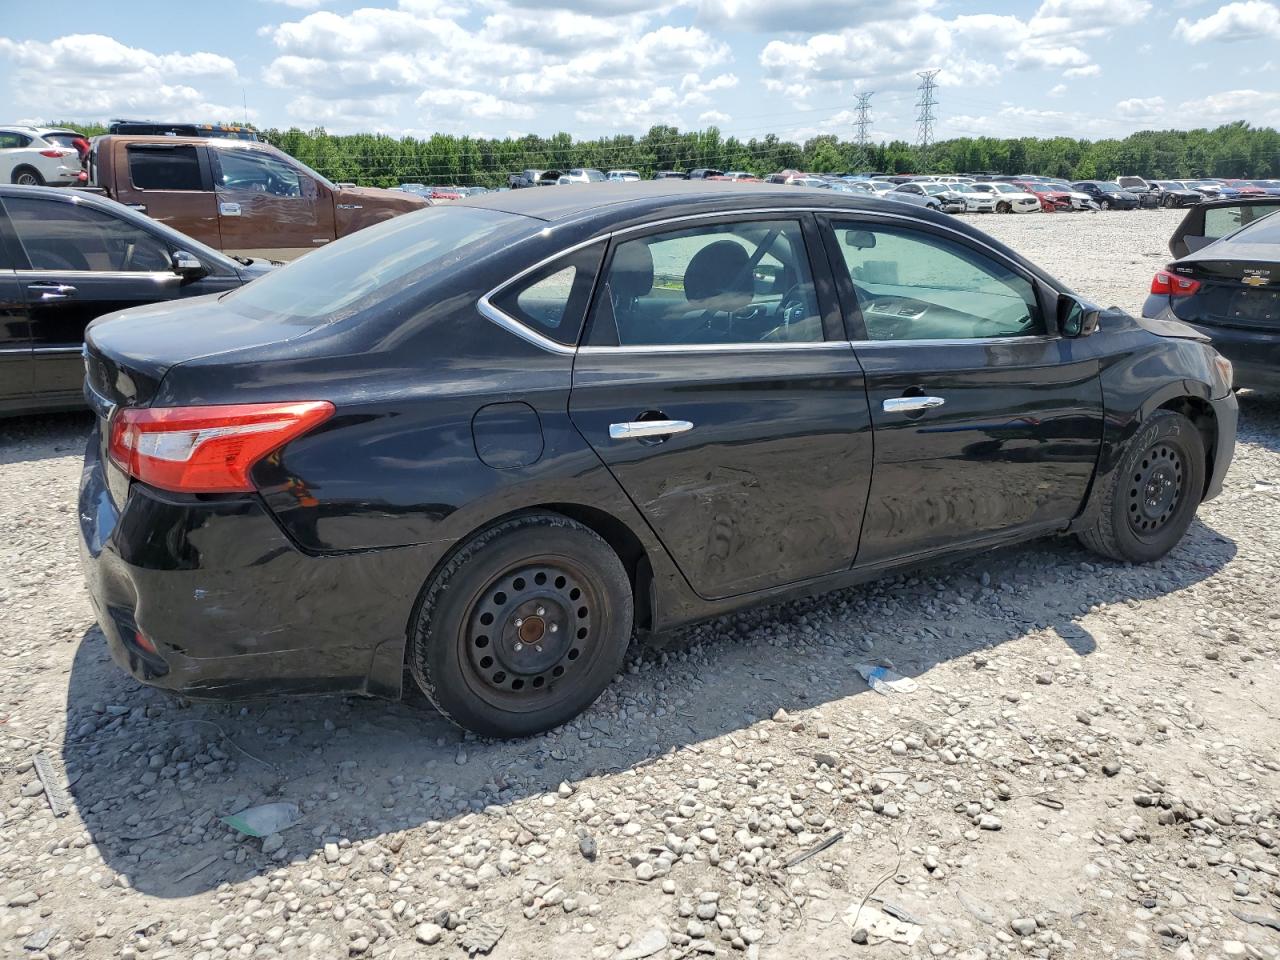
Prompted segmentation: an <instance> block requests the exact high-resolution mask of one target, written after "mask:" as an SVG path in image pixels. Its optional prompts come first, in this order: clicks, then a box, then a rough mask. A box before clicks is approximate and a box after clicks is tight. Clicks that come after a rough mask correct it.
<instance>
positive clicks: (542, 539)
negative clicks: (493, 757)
mask: <svg viewBox="0 0 1280 960" xmlns="http://www.w3.org/2000/svg"><path fill="white" fill-rule="evenodd" d="M631 618H632V598H631V585H630V582H629V580H628V578H627V574H626V570H625V569H624V568H623V566H622V563H621V561H620V560H619V559H618V557H617V554H615V553H614V551H613V549H612V548H611V547H610V546H609V545H608V544H607V543H605V541H604V540H602V539H601V538H600V537H599V536H597V535H596V534H595V533H594V532H592V531H591V530H589V529H588V528H586V527H584V526H582V525H581V524H579V523H576V522H574V521H572V520H569V519H568V518H566V517H561V516H557V515H554V514H531V515H527V516H520V517H516V518H513V519H511V520H508V521H505V522H503V523H500V524H498V525H497V526H495V527H492V528H490V529H488V530H485V531H483V532H482V533H481V534H479V535H478V536H477V537H475V538H474V539H472V540H471V541H469V542H468V543H467V544H466V545H464V546H463V547H462V548H461V549H460V550H458V551H457V552H456V553H455V554H454V555H453V557H452V558H450V560H449V561H448V562H447V563H446V564H445V566H444V567H443V568H442V569H441V570H440V572H439V573H437V574H436V576H435V577H434V578H432V580H431V582H430V583H429V584H428V585H427V587H426V589H425V590H424V593H423V596H422V598H421V600H420V602H419V611H418V614H417V617H416V623H415V625H414V628H413V632H412V636H411V647H412V649H411V650H410V656H409V662H410V667H411V669H412V671H413V674H414V678H415V679H416V680H417V682H418V685H419V686H420V687H421V688H422V690H423V692H424V693H425V694H426V695H427V697H428V699H430V700H431V701H432V703H434V704H435V705H436V707H437V708H438V709H439V710H440V712H441V713H443V714H444V715H445V716H447V717H448V718H449V719H451V720H453V721H454V722H455V723H457V724H458V725H459V726H462V727H466V728H467V729H469V730H473V731H475V732H476V733H480V734H484V735H486V736H493V737H518V736H528V735H530V734H534V733H539V732H541V731H543V730H548V729H550V728H551V727H555V726H558V725H559V724H561V723H564V722H565V721H567V720H570V719H572V718H573V717H574V716H576V715H577V714H578V713H580V712H581V711H582V710H584V709H585V708H586V707H587V706H588V705H590V704H591V703H592V702H593V701H594V700H595V699H596V698H597V697H598V696H599V695H600V693H601V691H602V690H604V688H605V687H606V686H607V685H608V683H609V681H610V680H611V679H612V678H613V676H614V674H615V673H616V672H617V671H618V669H619V667H620V666H621V664H622V658H623V655H624V654H625V652H626V648H627V643H628V641H629V639H630V634H631Z"/></svg>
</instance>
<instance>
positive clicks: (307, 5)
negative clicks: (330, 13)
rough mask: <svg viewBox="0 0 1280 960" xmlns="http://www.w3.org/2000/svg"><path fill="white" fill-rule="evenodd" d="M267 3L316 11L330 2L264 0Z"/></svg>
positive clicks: (316, 0) (318, 0)
mask: <svg viewBox="0 0 1280 960" xmlns="http://www.w3.org/2000/svg"><path fill="white" fill-rule="evenodd" d="M264 2H266V3H278V4H281V5H282V6H286V7H293V8H294V9H295V10H314V9H316V7H323V6H324V5H325V4H326V3H328V2H329V0H264Z"/></svg>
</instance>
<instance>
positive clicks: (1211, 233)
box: [1204, 203, 1276, 240]
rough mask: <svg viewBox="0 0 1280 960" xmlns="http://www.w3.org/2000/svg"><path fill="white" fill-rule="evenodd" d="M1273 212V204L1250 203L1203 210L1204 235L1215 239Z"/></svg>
mask: <svg viewBox="0 0 1280 960" xmlns="http://www.w3.org/2000/svg"><path fill="white" fill-rule="evenodd" d="M1275 212H1276V208H1275V207H1274V206H1261V205H1260V206H1254V205H1253V204H1251V203H1242V204H1240V205H1239V206H1235V207H1214V208H1212V209H1209V210H1206V211H1205V212H1204V235H1205V236H1206V237H1208V238H1209V239H1210V240H1217V239H1219V238H1221V237H1225V236H1226V235H1227V234H1229V233H1234V232H1235V231H1236V230H1239V229H1240V228H1241V227H1246V226H1248V225H1249V224H1251V223H1253V222H1254V221H1255V220H1261V219H1262V218H1263V217H1265V216H1268V215H1269V214H1272V213H1275Z"/></svg>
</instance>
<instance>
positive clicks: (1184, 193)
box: [1151, 180, 1204, 207]
mask: <svg viewBox="0 0 1280 960" xmlns="http://www.w3.org/2000/svg"><path fill="white" fill-rule="evenodd" d="M1151 182H1152V185H1153V186H1154V187H1155V188H1156V189H1157V190H1158V191H1159V194H1158V195H1159V197H1160V205H1161V206H1164V207H1194V206H1195V205H1196V204H1197V203H1201V202H1203V200H1204V194H1203V193H1201V192H1200V191H1199V190H1192V189H1191V188H1190V187H1188V186H1184V185H1183V184H1182V183H1180V182H1178V181H1177V180H1153V181H1151Z"/></svg>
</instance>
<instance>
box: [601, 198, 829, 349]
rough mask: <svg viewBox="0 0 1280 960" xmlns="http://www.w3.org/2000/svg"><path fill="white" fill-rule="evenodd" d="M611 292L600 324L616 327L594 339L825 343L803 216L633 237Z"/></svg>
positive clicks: (619, 257) (623, 249)
mask: <svg viewBox="0 0 1280 960" xmlns="http://www.w3.org/2000/svg"><path fill="white" fill-rule="evenodd" d="M603 295H604V297H606V298H607V301H604V302H602V301H599V300H598V301H597V302H598V303H600V304H601V308H600V309H599V310H598V311H597V314H598V323H600V324H601V325H602V326H607V327H608V329H603V330H599V331H597V330H593V331H592V338H591V339H592V342H593V343H598V344H617V345H619V346H624V347H629V346H679V345H685V344H688V345H696V344H745V343H774V342H778V343H795V342H809V341H821V340H822V339H823V334H822V321H821V318H820V316H819V313H818V303H817V297H816V295H815V293H814V288H813V277H812V276H811V275H810V272H809V261H808V256H807V254H806V252H805V245H804V235H803V232H802V230H801V227H800V224H799V222H798V221H795V220H753V221H748V222H743V223H728V224H725V223H717V224H708V225H705V226H699V227H690V228H688V229H686V230H678V231H672V232H668V233H659V234H654V235H652V236H646V237H640V238H637V239H635V240H627V241H625V242H623V243H620V244H618V246H617V247H616V248H615V250H614V254H613V257H612V259H611V261H610V264H609V270H608V274H607V275H606V277H605V282H604V286H603ZM610 313H611V314H612V317H611V319H610V317H609V314H610ZM615 326H616V330H615V329H614V327H615Z"/></svg>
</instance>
